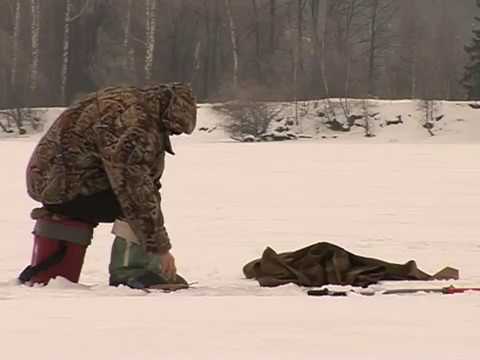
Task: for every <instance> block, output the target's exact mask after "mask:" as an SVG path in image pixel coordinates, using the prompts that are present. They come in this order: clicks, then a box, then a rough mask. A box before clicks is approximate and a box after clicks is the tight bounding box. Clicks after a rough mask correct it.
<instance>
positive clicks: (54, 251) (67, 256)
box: [29, 220, 91, 284]
mask: <svg viewBox="0 0 480 360" xmlns="http://www.w3.org/2000/svg"><path fill="white" fill-rule="evenodd" d="M43 221H45V220H43ZM48 221H51V222H53V223H55V222H56V221H53V220H48ZM58 223H61V224H62V225H64V226H65V225H66V226H68V227H76V228H82V230H83V229H90V228H91V226H90V225H89V224H85V223H81V222H77V221H65V220H64V221H61V222H58ZM87 246H88V245H81V244H77V243H74V242H70V241H66V240H57V239H51V238H49V237H46V236H42V235H37V234H34V240H33V253H32V262H31V267H35V266H38V265H40V264H42V263H45V262H46V263H48V262H52V263H53V264H51V265H48V266H47V268H46V269H44V270H42V271H40V272H38V273H36V274H35V275H34V276H33V277H32V278H31V279H30V280H29V282H31V283H43V284H47V283H48V281H49V280H50V279H53V278H55V277H57V276H62V277H64V278H66V279H68V280H70V281H72V282H78V280H79V278H80V272H81V271H82V266H83V261H84V258H85V252H86V250H87ZM52 258H56V259H55V260H53V261H52Z"/></svg>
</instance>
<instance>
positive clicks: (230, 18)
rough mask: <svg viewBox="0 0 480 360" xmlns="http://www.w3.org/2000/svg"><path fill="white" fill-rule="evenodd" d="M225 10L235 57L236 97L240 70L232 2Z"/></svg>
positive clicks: (234, 83) (233, 87)
mask: <svg viewBox="0 0 480 360" xmlns="http://www.w3.org/2000/svg"><path fill="white" fill-rule="evenodd" d="M225 9H226V12H227V18H228V23H229V28H230V40H231V42H232V56H233V74H232V75H233V76H232V89H233V93H234V94H235V95H236V94H237V93H238V76H239V74H238V70H239V54H238V46H237V30H236V27H235V21H234V19H233V15H232V6H231V4H230V0H225Z"/></svg>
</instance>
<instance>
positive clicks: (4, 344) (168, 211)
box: [0, 108, 480, 360]
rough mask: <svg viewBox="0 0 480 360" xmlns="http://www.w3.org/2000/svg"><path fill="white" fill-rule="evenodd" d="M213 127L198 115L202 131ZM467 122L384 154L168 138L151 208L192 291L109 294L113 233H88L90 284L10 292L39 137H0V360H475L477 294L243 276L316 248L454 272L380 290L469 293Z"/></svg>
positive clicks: (470, 147)
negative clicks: (284, 282)
mask: <svg viewBox="0 0 480 360" xmlns="http://www.w3.org/2000/svg"><path fill="white" fill-rule="evenodd" d="M479 114H480V111H479ZM470 116H472V118H471V119H468V118H467V119H465V121H462V122H461V124H462V126H463V124H465V122H469V121H470V122H473V121H474V118H473V115H470ZM212 117H213V114H212V112H211V110H210V109H209V108H204V109H202V110H201V112H200V122H203V123H208V122H209V121H212ZM455 124H456V125H455V126H458V124H460V122H459V123H458V124H457V123H455ZM476 127H478V125H475V127H469V128H465V129H461V128H455V129H456V130H455V131H453V130H452V132H450V133H448V132H447V133H444V135H443V136H442V137H441V139H440V140H438V142H440V143H441V144H440V143H439V144H432V143H425V142H426V141H420V140H418V139H419V138H418V137H415V136H414V137H413V138H414V139H415V141H412V140H411V139H412V137H409V136H408V135H409V134H408V132H403V133H398V134H397V133H394V132H389V133H388V136H386V137H384V138H383V140H384V142H385V143H383V144H382V143H381V142H382V138H380V137H378V138H377V139H375V141H374V143H373V144H369V143H368V142H367V141H366V140H361V141H358V143H352V140H351V139H350V138H349V139H345V141H342V139H339V141H336V142H332V141H318V140H317V139H313V140H305V141H298V142H285V143H254V144H243V143H235V142H232V141H229V140H228V139H226V138H225V136H224V135H223V134H222V133H221V132H217V133H215V132H213V133H212V134H206V133H196V134H194V135H193V136H191V137H179V138H175V139H174V140H173V141H174V147H175V150H176V152H177V155H176V156H174V157H171V156H168V158H167V164H166V166H167V168H166V172H165V176H164V179H163V182H162V183H163V190H162V195H163V208H164V212H165V217H166V221H167V228H168V230H169V233H170V235H171V238H172V243H173V253H174V255H175V256H176V259H177V267H178V271H179V273H180V274H182V275H183V276H185V277H186V278H187V279H188V280H189V281H195V282H198V284H196V285H195V287H194V288H192V289H190V290H186V291H179V292H176V293H172V294H161V293H153V294H148V295H146V294H144V293H143V292H140V291H135V290H130V289H127V288H109V287H108V286H107V281H108V273H107V267H108V261H109V251H110V246H111V242H112V235H110V227H109V226H100V227H99V228H97V230H96V234H95V239H94V243H93V244H92V246H91V247H90V248H89V250H88V253H87V258H86V263H85V266H84V269H83V273H82V277H81V284H83V285H89V287H87V286H83V285H75V284H68V283H66V282H65V281H62V280H56V281H53V282H52V283H51V284H50V285H49V286H47V287H45V288H28V287H24V286H18V285H16V284H15V281H14V279H15V277H16V276H17V275H18V273H19V271H21V270H22V269H23V267H24V266H25V265H27V263H28V261H29V258H30V253H31V247H32V245H31V244H32V236H31V230H32V227H33V222H32V221H31V220H30V219H29V211H30V210H31V208H32V207H34V206H35V205H36V204H35V203H34V202H33V201H32V200H30V199H29V198H28V197H27V195H26V193H25V185H24V171H25V166H26V163H27V161H28V158H29V156H30V153H31V151H32V150H33V147H34V145H35V143H36V141H37V140H38V135H37V136H33V137H23V138H8V139H3V140H0V154H1V164H2V165H1V166H2V167H1V168H2V171H1V176H0V199H2V204H1V206H0V224H1V231H2V234H1V235H2V236H1V237H2V241H0V342H1V350H0V358H1V359H12V360H13V359H35V360H43V359H45V360H51V359H69V360H77V359H78V360H85V359H99V360H107V359H112V360H120V359H129V360H132V359H139V360H140V359H141V360H147V359H152V360H153V359H155V360H157V359H241V360H244V359H297V360H298V359H331V360H337V359H339V360H340V359H351V360H358V359H384V358H388V359H390V360H404V359H422V360H423V359H436V360H437V359H441V360H446V359H470V360H475V359H479V358H480V325H479V324H480V294H478V293H466V294H462V295H435V294H425V293H419V294H415V295H401V296H400V295H388V296H387V295H383V296H382V295H377V296H374V297H362V296H359V295H351V296H348V297H346V298H319V297H308V296H307V295H306V293H305V289H302V288H299V287H296V286H293V285H290V286H284V287H278V288H273V289H262V288H260V287H258V285H257V283H256V282H255V281H250V280H246V279H244V278H243V275H242V266H243V265H244V264H245V263H246V262H248V261H250V260H252V259H254V258H257V257H259V256H260V255H261V253H262V251H263V249H264V248H265V247H266V246H271V247H273V248H274V249H275V250H277V251H287V250H294V249H297V248H300V247H303V246H306V245H309V244H313V243H315V242H318V241H328V242H332V243H335V244H337V245H340V246H343V247H345V248H346V249H348V250H350V251H352V252H355V253H358V254H360V255H365V256H371V257H378V258H381V259H384V260H388V261H394V262H402V263H403V262H406V261H408V260H410V259H415V260H416V261H417V263H418V265H419V267H420V268H421V269H423V270H425V271H427V272H430V273H433V272H436V271H437V270H439V269H440V268H442V267H443V266H446V265H450V266H453V267H456V268H458V269H460V276H461V279H460V280H459V281H453V282H452V281H449V282H439V281H435V282H428V283H427V282H423V283H422V282H415V283H406V282H400V283H391V282H390V283H382V284H379V285H377V288H379V289H381V288H402V287H410V286H415V287H430V286H432V287H443V286H447V285H450V284H453V285H455V286H477V287H479V286H480V265H479V264H480V240H479V236H480V221H479V214H480V186H479V184H480V167H479V165H478V164H479V159H480V146H479V145H478V143H480V141H476V142H477V144H476V143H475V141H474V140H475V139H476V140H480V132H477V133H475V134H472V131H473V130H474V129H476ZM449 136H451V137H449ZM406 139H407V140H409V141H404V140H406ZM432 139H433V138H429V139H427V140H428V142H432V141H433V140H432ZM437 139H438V138H437ZM472 139H473V140H472ZM397 140H398V141H397ZM417 140H418V141H417ZM450 140H451V141H450ZM463 140H465V141H463ZM392 142H396V143H393V144H392ZM462 142H463V143H462Z"/></svg>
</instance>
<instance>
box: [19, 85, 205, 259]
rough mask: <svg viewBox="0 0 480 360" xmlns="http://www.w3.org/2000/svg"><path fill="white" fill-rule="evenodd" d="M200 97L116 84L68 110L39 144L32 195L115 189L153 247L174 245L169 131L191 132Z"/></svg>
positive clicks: (181, 89) (49, 198) (61, 196)
mask: <svg viewBox="0 0 480 360" xmlns="http://www.w3.org/2000/svg"><path fill="white" fill-rule="evenodd" d="M195 120H196V104H195V99H194V98H193V96H192V94H191V90H190V88H189V87H188V86H186V85H182V84H176V85H175V86H168V85H158V86H152V87H148V88H143V89H140V88H134V87H116V88H107V89H104V90H102V91H99V92H96V93H93V94H90V95H87V96H86V97H84V98H83V99H81V100H80V101H79V102H77V103H76V104H74V105H72V106H71V107H70V108H68V109H67V110H66V111H64V112H63V113H62V114H61V115H60V116H59V118H58V119H57V120H56V121H55V122H54V123H53V124H52V126H51V127H50V129H49V130H48V132H47V133H46V134H45V135H44V137H43V138H42V139H41V140H40V142H39V143H38V145H37V147H36V149H35V151H34V153H33V155H32V157H31V159H30V162H29V164H28V168H27V190H28V193H29V195H30V196H31V197H32V198H33V199H34V200H37V201H39V202H41V203H43V204H60V203H64V202H67V201H70V200H73V199H74V198H75V197H77V196H79V195H85V196H88V195H93V194H95V193H98V192H101V191H104V190H108V189H112V190H113V192H114V193H115V194H116V196H117V198H118V200H119V203H120V205H121V207H122V211H123V214H124V216H125V218H126V220H127V221H128V222H129V224H130V226H131V227H132V229H133V230H134V232H135V234H136V235H137V237H138V238H139V239H140V241H141V242H142V244H143V245H144V247H145V249H146V250H147V251H148V252H153V253H162V252H165V251H167V250H169V249H170V248H171V245H170V240H169V237H168V234H167V232H166V230H165V226H164V218H163V214H162V210H161V207H160V200H161V198H160V193H159V189H160V177H161V176H162V172H163V170H164V159H165V151H167V152H171V153H173V152H172V149H171V146H170V141H169V132H175V133H181V132H185V133H191V132H192V131H193V128H194V127H195Z"/></svg>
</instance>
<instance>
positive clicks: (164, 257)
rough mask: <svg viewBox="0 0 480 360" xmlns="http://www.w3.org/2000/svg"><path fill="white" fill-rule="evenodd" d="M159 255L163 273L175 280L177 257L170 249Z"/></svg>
mask: <svg viewBox="0 0 480 360" xmlns="http://www.w3.org/2000/svg"><path fill="white" fill-rule="evenodd" d="M159 257H160V266H161V271H162V275H163V276H165V277H166V278H167V279H168V280H175V277H176V275H177V268H176V267H175V258H174V257H173V255H172V254H171V253H170V251H167V252H166V253H164V254H161V255H159Z"/></svg>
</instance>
